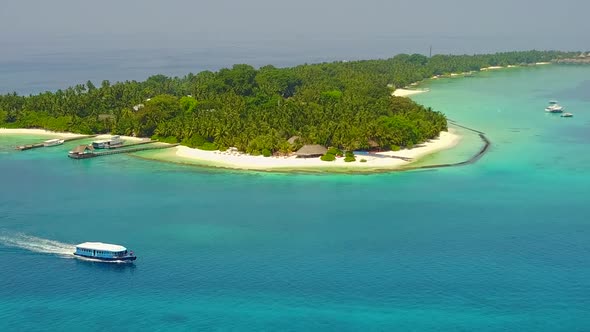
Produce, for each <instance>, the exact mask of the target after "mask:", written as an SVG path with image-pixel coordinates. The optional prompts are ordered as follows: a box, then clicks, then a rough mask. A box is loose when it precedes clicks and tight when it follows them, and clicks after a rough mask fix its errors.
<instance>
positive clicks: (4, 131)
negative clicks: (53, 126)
mask: <svg viewBox="0 0 590 332" xmlns="http://www.w3.org/2000/svg"><path fill="white" fill-rule="evenodd" d="M0 135H37V136H47V137H59V138H76V137H83V136H88V135H85V134H76V133H69V132H59V131H49V130H45V129H32V128H0ZM112 136H113V135H110V134H100V135H96V136H94V137H93V138H94V139H96V140H101V139H108V138H110V137H112ZM120 136H121V139H123V140H128V141H134V142H135V141H142V140H144V139H145V138H141V137H133V136H123V135H120Z"/></svg>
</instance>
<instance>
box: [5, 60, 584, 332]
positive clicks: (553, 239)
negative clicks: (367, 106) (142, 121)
mask: <svg viewBox="0 0 590 332" xmlns="http://www.w3.org/2000/svg"><path fill="white" fill-rule="evenodd" d="M589 78H590V67H579V66H553V65H552V66H537V67H533V68H511V69H505V70H498V71H493V72H486V73H480V74H477V75H475V76H474V77H470V78H453V79H443V80H434V81H428V82H426V83H424V84H423V85H424V87H427V88H429V89H430V90H431V91H430V92H429V93H425V94H421V95H416V96H415V97H414V98H415V99H416V100H417V101H418V102H420V103H423V104H425V105H428V106H431V107H433V108H435V109H437V110H440V111H443V112H444V113H445V114H447V115H448V116H449V118H451V119H453V120H455V121H457V122H458V123H460V124H462V125H465V126H468V127H472V128H475V129H478V130H481V131H483V132H485V133H486V134H487V136H488V137H489V139H490V140H491V141H492V146H491V149H490V151H489V153H487V154H486V155H485V156H484V157H483V158H482V159H481V160H479V161H478V162H477V163H475V164H472V165H468V166H463V167H452V168H442V169H429V170H419V171H410V172H396V173H383V174H374V175H343V174H340V175H306V174H274V173H258V172H240V171H226V170H224V171H220V170H214V169H207V168H198V167H191V166H183V165H175V164H167V163H161V162H152V161H147V160H142V159H138V158H134V157H131V156H121V155H116V156H111V157H104V158H96V159H89V160H70V159H69V158H67V157H65V152H66V151H67V149H68V148H70V147H71V146H74V145H75V143H68V144H66V145H65V146H62V147H54V148H51V149H49V148H47V149H38V150H31V151H26V152H17V151H14V150H12V146H13V145H15V144H17V143H25V142H24V140H29V141H33V140H37V139H38V138H35V137H23V136H18V137H17V136H6V135H5V136H0V185H1V186H2V187H1V188H2V190H1V191H0V267H1V268H0V281H1V283H2V286H1V287H0V330H3V331H69V330H85V331H86V330H87V331H93V330H102V331H104V330H107V331H117V330H119V331H132V330H185V331H189V330H190V331H193V330H281V331H283V330H286V331H288V330H299V331H301V330H305V331H307V330H336V331H353V330H354V331H356V330H381V331H382V330H396V331H432V330H437V331H456V330H460V331H472V330H478V331H506V330H519V331H583V330H586V329H587V328H588V326H590V263H589V262H590V204H588V200H589V198H590V169H589V165H590V148H589V146H590V79H589ZM553 98H555V99H558V100H559V101H560V102H561V103H562V104H563V105H565V106H566V107H567V108H568V111H570V112H572V113H574V118H571V119H563V118H560V117H559V116H555V115H550V114H545V112H544V107H545V105H546V103H547V101H548V100H549V99H553ZM480 144H481V143H480V142H479V141H478V139H477V137H466V138H465V140H464V141H463V143H462V144H461V145H460V146H459V147H457V148H456V149H454V150H449V151H444V152H441V153H438V154H437V155H434V156H432V157H429V158H427V159H426V160H424V161H422V162H421V163H437V162H448V161H452V160H457V159H461V158H463V157H465V156H467V157H468V156H469V155H470V154H471V153H472V152H474V151H477V149H478V148H479V147H480ZM84 241H104V242H112V243H120V244H123V245H126V246H128V247H129V248H131V249H133V250H134V251H135V252H136V254H137V255H138V256H139V259H138V260H137V262H136V264H134V265H118V264H104V263H92V262H86V261H79V260H76V259H72V257H71V255H69V252H70V251H71V248H72V246H73V244H76V243H79V242H84Z"/></svg>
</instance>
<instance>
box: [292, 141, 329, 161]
mask: <svg viewBox="0 0 590 332" xmlns="http://www.w3.org/2000/svg"><path fill="white" fill-rule="evenodd" d="M326 152H328V149H326V147H324V146H322V145H319V144H312V145H304V146H303V147H302V148H301V149H299V150H297V152H295V155H296V156H297V158H314V157H320V156H323V155H324V154H326Z"/></svg>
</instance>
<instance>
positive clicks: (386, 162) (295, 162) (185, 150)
mask: <svg viewBox="0 0 590 332" xmlns="http://www.w3.org/2000/svg"><path fill="white" fill-rule="evenodd" d="M459 141H460V136H459V135H457V134H456V133H455V132H454V131H453V130H452V129H450V132H441V135H440V137H439V138H437V139H434V140H431V141H429V142H426V143H424V144H422V145H421V146H420V147H416V148H413V149H409V150H400V151H395V152H394V151H389V152H379V153H377V154H378V155H380V156H374V155H356V161H354V162H349V163H347V162H344V158H337V159H336V160H335V161H331V162H326V161H322V160H321V159H320V158H319V157H318V158H297V157H296V156H289V157H263V156H251V155H248V154H244V153H239V152H231V151H225V152H220V151H205V150H199V149H191V148H189V147H186V146H177V147H175V148H174V149H175V150H176V153H175V156H176V157H178V159H179V160H177V161H181V162H182V161H186V162H189V163H191V162H192V163H195V164H203V165H209V166H217V167H225V168H233V169H245V170H280V169H289V170H297V169H303V170H305V169H324V168H340V169H347V170H353V169H359V170H363V169H397V168H401V167H403V166H405V165H408V164H410V163H411V161H405V160H402V159H398V158H393V157H392V156H396V157H404V158H412V159H413V161H416V160H417V159H419V158H420V157H423V156H425V155H429V154H432V153H434V152H437V151H441V150H445V149H450V148H452V147H454V146H455V145H457V144H458V143H459ZM361 159H365V160H366V162H360V160H361Z"/></svg>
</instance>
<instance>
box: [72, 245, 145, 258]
mask: <svg viewBox="0 0 590 332" xmlns="http://www.w3.org/2000/svg"><path fill="white" fill-rule="evenodd" d="M74 255H76V256H78V257H82V258H88V259H91V260H97V261H102V262H132V261H134V260H136V259H137V256H135V254H133V251H128V250H127V248H125V247H123V246H120V245H118V244H108V243H102V242H84V243H80V244H79V245H77V246H76V252H74Z"/></svg>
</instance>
